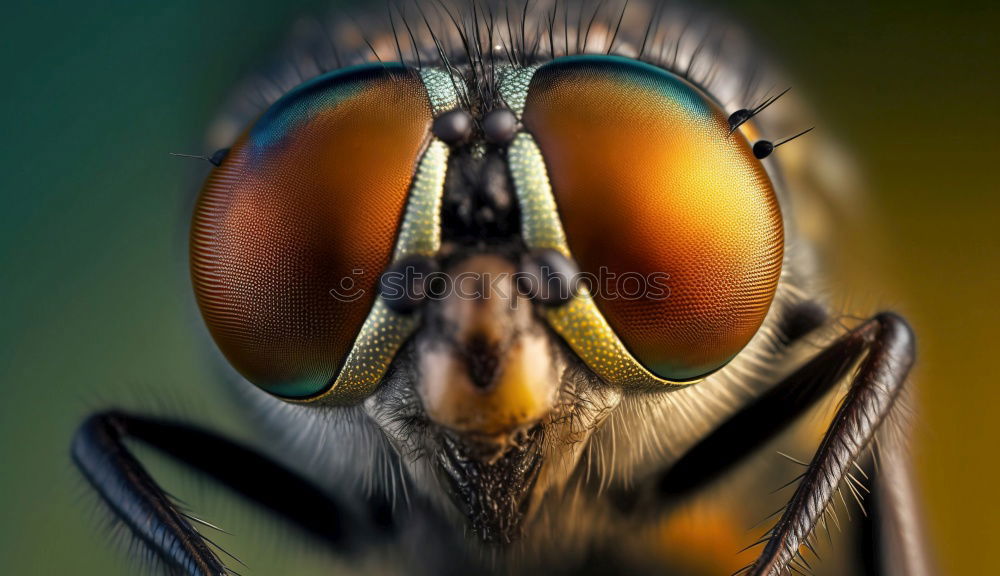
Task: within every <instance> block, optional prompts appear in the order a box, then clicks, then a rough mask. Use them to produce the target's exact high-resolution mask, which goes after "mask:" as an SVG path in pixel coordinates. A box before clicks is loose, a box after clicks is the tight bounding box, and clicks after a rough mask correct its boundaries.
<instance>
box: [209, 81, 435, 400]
mask: <svg viewBox="0 0 1000 576" xmlns="http://www.w3.org/2000/svg"><path fill="white" fill-rule="evenodd" d="M431 120H432V115H431V108H430V101H429V98H428V95H427V91H426V89H425V88H424V85H423V83H422V82H421V80H420V77H419V75H418V74H417V73H415V72H413V71H411V70H409V69H407V68H405V67H403V66H401V65H394V64H386V65H382V64H378V65H367V66H359V67H356V68H349V69H345V70H340V71H336V72H332V73H329V74H326V75H323V76H320V77H318V78H316V79H314V80H311V81H309V82H307V83H305V84H303V85H301V86H299V87H298V88H296V89H294V90H293V91H291V92H290V93H288V94H287V95H285V96H284V97H283V98H281V99H280V100H278V101H277V102H276V103H275V104H274V105H272V106H271V108H270V109H268V110H267V111H266V112H265V113H264V114H263V115H262V116H261V117H260V118H259V119H258V120H257V121H256V123H255V124H254V125H253V126H252V127H250V129H249V130H248V131H247V132H246V133H245V134H244V135H243V136H242V137H241V138H240V139H239V141H238V142H237V143H236V144H235V146H233V148H232V150H231V151H230V153H229V154H228V156H227V157H226V158H225V160H224V161H223V163H222V164H221V165H220V166H219V167H218V168H217V169H215V170H214V172H213V173H212V175H211V176H210V177H209V179H208V181H207V182H206V184H205V186H204V188H203V189H202V192H201V195H200V197H199V199H198V203H197V206H196V209H195V215H194V224H193V228H192V233H191V274H192V278H193V281H194V287H195V294H196V297H197V300H198V305H199V307H200V308H201V312H202V315H203V316H204V318H205V321H206V323H207V324H208V328H209V330H210V332H211V333H212V336H213V338H214V339H215V342H216V343H217V344H218V346H219V348H220V349H221V350H222V352H223V354H224V355H225V356H226V358H227V359H228V360H229V362H230V363H232V365H233V366H234V367H235V368H236V369H237V370H238V371H239V372H240V373H241V374H242V375H243V376H245V377H246V378H247V379H248V380H250V381H251V382H253V383H254V384H256V385H257V386H259V387H260V388H262V389H264V390H266V391H268V392H270V393H272V394H275V395H278V396H283V397H288V398H308V397H310V396H314V395H317V394H319V393H321V392H323V391H324V390H325V389H326V388H328V387H329V386H330V384H331V382H332V381H333V380H334V379H335V377H336V376H337V373H338V371H339V370H340V368H341V366H342V365H343V364H344V361H345V359H346V358H347V356H348V354H349V353H350V351H351V349H352V346H353V344H354V340H355V338H356V336H357V335H358V332H359V331H360V329H361V327H362V325H363V323H364V321H365V319H366V317H367V315H368V313H369V312H370V310H371V308H372V304H373V301H374V299H375V293H376V289H375V288H376V283H377V281H378V277H379V274H380V273H381V271H382V270H383V269H384V268H385V267H386V266H387V264H388V263H389V260H390V257H391V254H392V249H393V242H394V240H395V236H396V231H397V228H398V226H399V222H400V219H401V216H402V213H403V209H404V205H405V202H406V198H407V194H408V190H409V187H410V183H411V180H412V178H413V174H414V170H415V166H416V164H417V162H418V158H419V156H420V154H421V152H422V150H423V149H424V147H425V145H426V142H427V139H428V136H427V134H428V131H429V128H430V124H431Z"/></svg>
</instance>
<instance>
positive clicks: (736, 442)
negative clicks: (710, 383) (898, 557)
mask: <svg viewBox="0 0 1000 576" xmlns="http://www.w3.org/2000/svg"><path fill="white" fill-rule="evenodd" d="M914 357H915V347H914V337H913V333H912V331H911V330H910V327H909V325H908V324H907V323H906V321H905V320H903V319H902V318H900V317H899V316H896V315H894V314H889V313H883V314H879V315H877V316H875V317H873V318H871V319H870V320H868V321H866V322H864V323H863V324H861V325H860V326H858V327H857V328H855V329H854V330H852V331H850V332H849V333H847V334H845V335H843V336H842V337H840V338H839V339H837V340H836V341H835V342H834V343H833V344H831V345H830V346H828V347H827V348H826V349H824V350H823V351H821V352H820V353H819V354H817V355H816V356H814V357H813V358H812V359H811V360H809V361H808V362H806V363H805V364H804V365H803V366H802V367H800V368H799V369H797V370H796V371H795V372H793V373H792V374H791V375H789V376H787V377H786V378H785V379H783V380H782V381H781V382H780V383H778V384H777V385H776V386H774V387H773V388H772V389H771V390H770V391H768V392H767V393H765V394H763V395H762V396H761V397H759V398H758V399H756V400H755V401H754V402H751V403H750V404H749V405H748V406H746V407H745V408H743V409H742V410H740V411H739V412H737V413H736V414H734V415H733V416H732V417H730V418H729V419H728V420H727V421H725V422H723V423H722V424H721V425H720V426H719V427H718V428H717V429H716V430H715V431H713V433H712V434H710V435H709V436H708V437H707V438H705V439H704V440H703V441H701V442H699V443H698V444H697V445H695V446H694V447H693V448H692V449H691V450H689V451H688V452H687V453H686V454H685V455H684V456H683V457H682V458H681V459H680V460H678V461H677V463H676V464H675V465H674V466H673V467H672V468H671V469H670V470H667V471H666V472H664V473H663V474H662V475H661V476H660V477H659V478H656V479H655V484H656V486H655V488H656V491H657V492H658V494H659V495H660V497H668V498H670V497H678V496H680V495H682V494H685V493H687V492H690V491H692V490H694V489H696V488H698V487H700V486H702V485H704V484H705V483H707V482H710V481H711V480H712V479H713V478H715V477H717V476H719V475H721V474H722V473H723V472H725V471H726V470H728V469H729V468H730V467H732V466H733V465H734V464H735V463H736V462H738V461H739V460H740V459H741V458H743V457H745V456H746V455H749V454H752V453H754V452H755V451H756V449H758V448H759V447H760V446H762V445H763V444H764V443H766V442H767V441H769V440H770V439H772V438H773V437H774V436H776V435H777V434H778V433H780V432H781V431H782V430H784V429H785V428H787V426H789V425H790V424H791V423H792V422H794V421H795V419H796V418H797V417H798V416H800V415H802V414H803V413H804V412H806V411H807V410H808V409H809V408H810V407H812V406H813V405H814V404H815V403H816V402H817V401H818V400H819V399H821V398H823V397H824V396H825V394H826V393H828V392H830V391H831V390H834V389H835V388H836V387H837V385H839V384H840V383H841V382H843V381H844V379H846V378H850V379H851V384H850V388H849V389H848V391H847V393H846V395H845V397H844V399H843V401H842V403H841V405H840V408H839V409H838V410H837V413H836V415H835V416H834V419H833V421H832V422H831V424H830V426H829V428H828V430H827V432H826V434H825V435H824V439H823V441H822V443H821V444H820V447H819V449H818V450H817V452H816V454H815V456H814V457H813V459H812V461H811V462H810V464H809V466H808V468H807V470H806V472H805V473H804V474H803V476H802V479H801V482H800V483H799V485H798V487H797V489H796V491H795V493H794V495H793V496H792V498H791V500H790V501H789V503H788V505H787V506H786V508H785V509H784V512H783V514H782V516H781V518H780V519H779V520H778V522H777V524H776V525H775V526H774V528H773V529H772V530H771V532H770V533H769V535H768V538H767V540H766V545H765V548H764V551H763V553H762V554H761V556H760V558H759V559H758V560H757V561H756V562H755V563H754V564H752V565H751V566H748V567H747V568H746V570H745V571H746V572H747V573H749V574H752V575H754V576H764V575H766V576H777V575H780V574H785V573H787V572H789V570H790V569H791V568H793V567H794V566H792V563H793V561H795V560H796V558H798V557H799V552H800V547H802V546H810V544H809V542H808V538H809V536H810V535H811V534H812V531H813V529H814V528H815V526H816V523H817V522H818V521H819V520H820V518H821V516H822V515H823V514H824V513H825V511H826V509H827V505H828V504H829V502H830V499H831V498H832V497H833V495H834V494H835V493H836V492H837V490H838V489H839V487H840V485H841V482H842V481H843V480H844V478H845V477H846V475H847V474H848V472H849V471H850V468H851V467H853V466H854V465H855V462H856V461H857V460H858V458H859V457H860V456H861V455H862V453H863V451H864V450H865V449H866V448H867V447H868V446H869V445H870V444H871V442H872V440H873V438H874V435H875V433H876V431H878V430H879V429H880V427H881V426H882V424H883V423H884V421H885V420H886V417H887V416H888V415H889V414H890V412H891V411H892V410H893V408H894V407H895V406H896V403H897V399H898V398H899V396H900V395H901V391H902V390H903V387H904V383H905V382H906V378H907V375H908V374H909V371H910V368H911V367H912V365H913V361H914ZM893 450H894V451H893V452H892V454H891V455H892V456H893V457H894V458H897V457H898V453H897V451H895V447H893ZM893 462H894V464H895V461H893ZM896 500H898V499H896ZM881 501H882V502H884V503H885V504H886V505H889V506H891V505H895V504H897V503H898V502H896V501H894V500H893V499H891V498H883V499H882V500H881ZM889 518H893V519H897V520H898V519H899V518H901V517H900V515H899V514H898V513H896V512H892V511H890V516H889ZM912 521H913V519H912V518H911V522H912ZM916 528H917V527H916V526H898V525H897V526H896V530H897V531H899V532H901V533H905V532H906V531H913V530H916ZM882 532H883V533H884V531H882ZM917 540H919V538H918V539H917ZM900 546H903V547H904V548H905V549H904V550H901V551H899V552H897V553H902V554H905V555H906V556H908V557H910V558H914V557H916V558H920V557H922V550H920V549H914V548H915V547H916V548H919V547H920V546H921V545H920V543H919V542H917V541H915V540H914V539H912V538H910V539H908V540H907V541H901V542H900ZM918 562H920V561H918Z"/></svg>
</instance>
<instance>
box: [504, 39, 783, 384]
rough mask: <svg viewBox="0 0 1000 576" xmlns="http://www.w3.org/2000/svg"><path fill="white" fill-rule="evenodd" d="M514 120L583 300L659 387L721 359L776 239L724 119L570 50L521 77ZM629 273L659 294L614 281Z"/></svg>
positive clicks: (666, 82) (646, 78) (742, 334)
mask: <svg viewBox="0 0 1000 576" xmlns="http://www.w3.org/2000/svg"><path fill="white" fill-rule="evenodd" d="M522 120H523V124H524V126H525V129H526V130H527V131H529V132H530V133H531V135H532V136H533V137H534V138H535V140H536V141H537V143H538V147H539V148H540V150H541V153H542V155H543V157H544V160H545V164H546V168H547V171H548V175H549V179H550V182H551V186H552V193H553V195H554V197H555V200H556V204H557V206H558V210H559V216H560V218H561V220H562V223H563V227H564V230H565V233H566V241H567V243H568V245H569V249H570V251H571V252H572V254H573V256H574V257H575V258H576V260H577V261H578V262H579V264H580V268H581V270H582V271H583V272H586V273H589V274H591V275H594V276H596V277H599V278H601V279H602V280H601V282H602V286H599V287H598V288H597V290H595V293H594V294H593V296H594V300H595V301H596V303H597V306H598V308H599V309H600V311H601V313H602V314H603V315H604V316H605V318H606V319H607V321H608V324H609V325H610V326H611V327H612V329H613V330H614V332H615V333H616V334H617V336H618V337H619V339H620V340H621V341H622V343H623V344H624V345H625V347H626V348H627V349H628V351H629V353H630V354H631V355H632V356H633V357H634V358H635V359H636V360H637V361H638V362H639V363H641V364H642V365H643V366H644V367H645V368H647V369H648V370H649V371H650V372H652V373H653V374H655V375H656V376H659V377H660V378H664V379H667V380H671V381H683V380H690V379H695V378H698V377H700V376H704V375H706V374H707V373H709V372H711V371H713V370H716V369H718V368H720V367H721V366H723V365H725V364H726V363H727V362H728V361H729V360H731V359H732V358H733V356H735V355H736V354H737V353H738V352H739V351H740V350H741V349H742V348H743V347H744V346H745V345H746V344H747V343H748V342H749V340H750V338H751V337H752V336H753V335H754V334H755V333H756V332H757V330H758V329H759V328H760V326H761V324H762V323H763V321H764V317H765V315H766V314H767V311H768V309H769V307H770V304H771V300H772V299H773V297H774V293H775V290H776V288H777V283H778V276H779V274H780V272H781V263H782V258H783V250H784V235H783V228H782V218H781V212H780V209H779V206H778V202H777V199H776V197H775V194H774V190H773V187H772V184H771V181H770V179H769V178H768V176H767V174H766V172H765V170H764V168H763V166H762V165H761V163H760V162H759V161H758V160H757V159H756V158H755V157H754V155H753V151H752V149H751V147H750V145H749V144H748V143H747V141H746V139H745V138H744V137H743V136H742V135H741V134H740V133H738V132H737V133H734V134H732V135H731V134H730V133H729V132H730V131H729V125H728V122H727V116H726V115H725V113H724V112H723V111H722V110H721V109H720V108H719V107H718V106H717V105H715V104H714V103H713V102H712V101H711V100H710V99H709V98H708V97H706V96H705V95H704V94H703V93H702V92H701V91H700V90H699V89H698V88H697V87H695V86H693V85H692V84H690V83H688V82H687V81H685V80H683V79H682V78H680V77H678V76H676V75H674V74H672V73H670V72H667V71H665V70H662V69H660V68H657V67H654V66H650V65H647V64H644V63H641V62H638V61H635V60H631V59H627V58H621V57H614V56H575V57H567V58H560V59H557V60H554V61H552V62H550V63H548V64H546V65H544V66H542V67H540V68H539V69H538V70H537V71H536V72H535V74H534V76H533V77H532V80H531V83H530V86H529V89H528V93H527V99H526V101H525V107H524V113H523V118H522ZM636 275H639V276H640V277H642V278H644V279H646V280H645V281H646V283H647V288H648V287H649V285H650V284H656V281H655V280H654V281H651V280H650V279H651V278H659V279H660V281H662V284H664V285H665V289H661V290H645V292H644V293H643V294H640V295H637V294H636V293H635V289H634V287H629V288H627V289H626V287H625V286H623V285H622V283H621V282H620V281H619V282H616V280H615V278H617V279H619V280H621V279H623V278H624V277H626V276H631V277H632V278H635V277H636ZM633 283H634V282H633ZM661 288H664V286H661ZM623 290H624V291H627V294H623V293H622V291H623Z"/></svg>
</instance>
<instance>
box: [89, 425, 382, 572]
mask: <svg viewBox="0 0 1000 576" xmlns="http://www.w3.org/2000/svg"><path fill="white" fill-rule="evenodd" d="M126 439H133V440H138V441H141V442H143V443H145V444H148V445H150V446H153V447H155V448H157V449H158V450H160V451H162V452H164V453H166V454H168V455H170V456H171V457H173V458H174V459H176V460H178V461H180V462H182V463H184V464H186V465H188V466H190V467H191V468H193V469H195V470H198V471H200V472H201V473H203V474H205V475H207V476H209V477H211V478H213V479H214V480H216V481H217V482H219V483H220V484H222V485H224V486H226V487H228V488H230V489H232V490H233V491H235V492H237V493H239V494H240V495H242V496H244V497H245V498H247V499H248V500H250V501H252V502H254V503H256V504H258V505H260V506H262V507H264V508H266V509H269V510H271V511H273V512H275V513H276V514H278V515H279V516H281V517H283V518H285V519H286V520H288V521H290V522H292V523H293V524H295V525H298V526H299V527H301V528H303V529H304V530H305V531H307V532H309V533H311V534H313V535H314V536H316V537H318V538H319V539H321V540H323V541H325V542H327V543H329V544H330V545H331V546H332V547H334V548H336V549H337V550H338V551H342V552H351V551H353V550H356V549H358V548H359V547H360V546H362V545H363V544H364V543H366V542H370V541H372V540H374V539H376V538H377V537H378V536H379V535H380V534H381V533H383V532H385V531H387V530H388V529H389V528H390V527H391V524H392V521H391V511H390V507H389V504H388V503H387V502H385V501H379V500H367V501H363V502H360V503H357V502H355V503H353V504H352V503H348V502H345V501H341V500H337V499H334V498H333V497H331V496H330V495H328V494H326V493H324V492H322V491H321V490H320V489H318V488H317V487H316V486H315V485H313V484H312V483H310V482H309V481H307V480H305V479H303V478H302V477H300V476H298V475H296V474H295V473H294V472H292V471H291V470H289V469H287V468H285V467H284V466H282V465H281V464H278V463H276V462H274V461H273V460H271V459H269V458H267V457H266V456H263V455H261V454H260V453H258V452H256V451H254V450H252V449H250V448H247V447H245V446H242V445H240V444H237V443H235V442H233V441H231V440H227V439H225V438H223V437H221V436H218V435H216V434H214V433H212V432H209V431H207V430H203V429H200V428H196V427H193V426H189V425H185V424H178V423H174V422H169V421H164V420H157V419H151V418H144V417H141V416H134V415H130V414H126V413H123V412H116V411H110V412H102V413H98V414H94V415H92V416H90V417H89V418H88V419H87V420H86V421H85V422H84V423H83V424H82V425H81V426H80V428H79V429H78V430H77V432H76V435H75V436H74V438H73V444H72V448H71V454H72V458H73V461H74V463H75V464H76V465H77V467H78V468H79V469H80V471H81V472H82V473H83V475H84V476H85V477H86V479H87V481H88V482H89V483H90V485H91V486H92V487H93V488H94V489H95V490H96V491H97V493H98V494H99V495H100V497H101V498H102V499H103V500H104V502H105V503H106V504H107V505H108V506H109V507H110V508H111V510H112V511H113V513H114V514H115V515H116V516H117V518H119V519H120V520H121V521H122V522H124V523H125V524H126V525H127V526H128V527H129V529H130V530H131V531H132V533H133V534H134V535H135V536H136V537H137V538H139V539H140V540H141V541H142V542H143V543H144V544H145V545H146V546H147V547H148V548H149V549H150V550H151V551H152V552H153V553H155V554H156V555H157V557H159V558H160V559H161V560H162V561H163V562H164V563H165V564H166V565H167V566H169V567H170V568H171V569H173V570H176V571H179V572H181V573H183V574H189V575H192V576H219V575H225V574H229V573H231V572H232V571H231V570H229V569H228V568H227V567H226V566H225V564H224V563H223V562H222V561H221V559H220V558H219V556H218V554H217V553H216V551H215V550H213V548H212V546H211V542H210V541H209V540H207V539H206V538H205V537H204V536H202V535H201V534H200V533H199V532H198V531H197V530H196V529H195V528H194V525H193V523H195V524H197V523H199V521H198V520H197V519H195V518H194V517H192V516H190V515H188V514H186V513H185V512H184V511H182V510H180V509H179V508H178V506H177V505H176V503H175V502H173V501H172V500H171V498H170V497H169V495H168V494H167V493H166V492H165V491H164V490H163V489H162V488H161V487H160V486H159V485H158V484H157V483H156V481H155V480H154V479H153V478H152V477H151V476H150V475H149V473H148V472H147V471H146V470H145V468H144V467H143V466H142V464H141V463H140V462H139V461H138V460H137V459H136V458H135V457H134V456H133V455H132V453H131V452H130V451H129V449H128V447H127V446H126V445H125V443H124V441H125V440H126Z"/></svg>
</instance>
